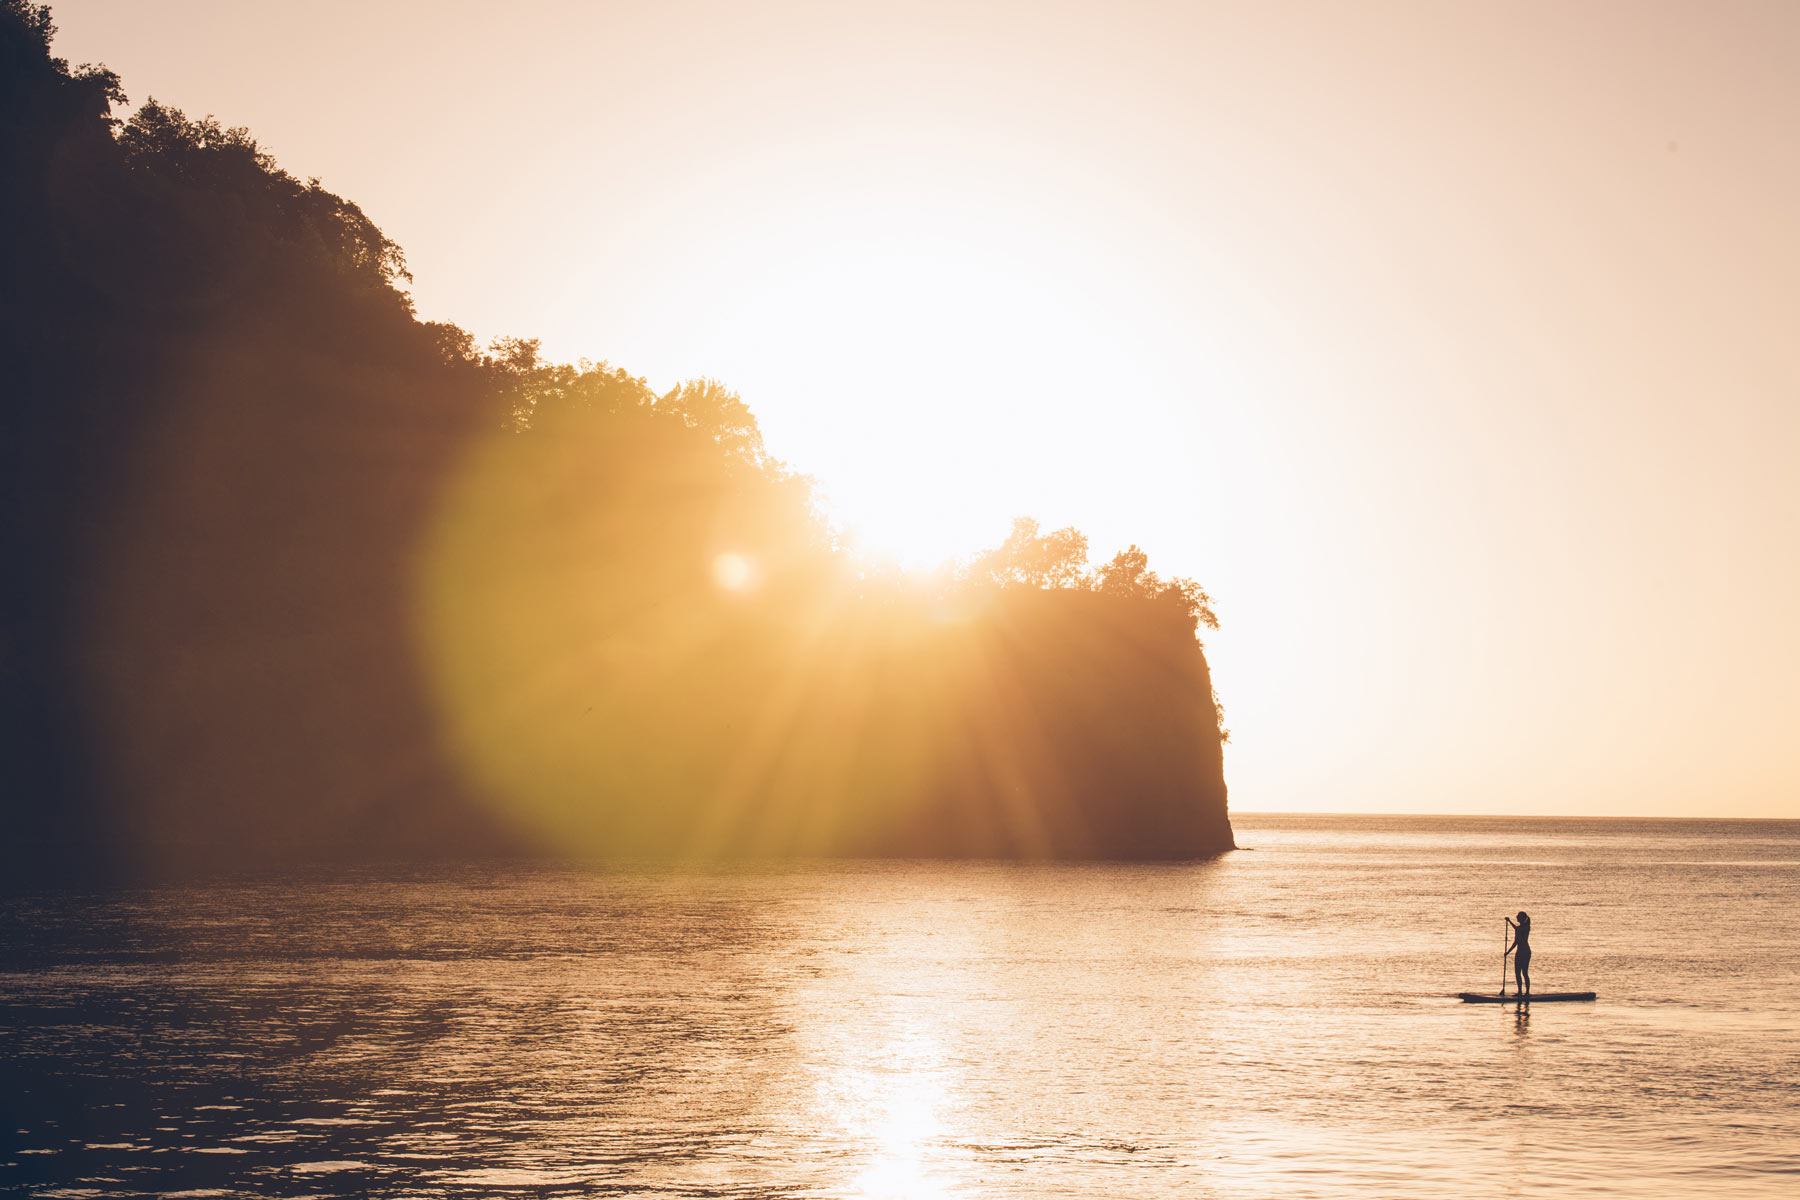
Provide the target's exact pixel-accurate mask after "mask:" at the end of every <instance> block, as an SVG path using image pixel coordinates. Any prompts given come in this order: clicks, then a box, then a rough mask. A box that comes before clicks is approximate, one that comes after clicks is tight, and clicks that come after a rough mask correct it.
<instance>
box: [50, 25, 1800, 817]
mask: <svg viewBox="0 0 1800 1200" xmlns="http://www.w3.org/2000/svg"><path fill="white" fill-rule="evenodd" d="M54 9H55V16H56V20H57V23H58V25H59V26H60V28H61V31H62V32H61V35H60V37H59V39H58V42H57V48H58V53H60V54H62V55H64V56H66V57H68V58H70V59H71V60H72V61H75V62H83V61H102V62H105V63H106V64H108V65H109V66H111V67H113V68H114V69H115V70H117V71H119V72H121V74H122V75H123V76H124V82H125V88H126V91H127V93H128V94H129V95H130V96H131V99H132V100H133V102H134V103H135V102H141V101H142V100H144V99H145V98H147V97H149V96H151V95H154V96H156V97H157V98H158V99H160V100H162V101H164V102H166V103H170V104H174V105H176V106H178V107H180V108H183V109H185V110H187V111H188V112H189V113H190V115H196V116H197V115H201V114H205V113H209V112H210V113H213V114H215V115H217V116H218V117H219V118H220V119H222V120H224V121H225V122H226V123H228V124H244V125H248V126H249V127H250V128H251V129H252V130H253V131H254V133H255V134H256V135H257V137H258V138H259V139H260V140H261V141H262V143H263V145H264V146H265V147H266V148H268V149H270V150H272V151H273V152H274V153H275V155H276V156H277V158H278V160H279V161H280V162H281V164H282V165H283V166H284V167H286V168H287V169H288V170H290V171H291V172H293V173H294V174H296V175H299V176H302V177H305V176H313V175H317V176H319V177H320V178H321V180H322V181H323V183H324V184H325V185H326V186H327V187H329V188H331V189H332V190H334V191H337V192H339V193H340V194H342V195H345V196H347V197H349V198H351V199H353V200H355V201H357V202H358V203H360V204H361V205H362V206H363V208H364V210H365V211H366V212H367V213H368V214H369V215H370V216H371V217H372V218H373V219H374V220H375V221H376V222H377V223H378V224H379V225H380V226H381V227H382V228H383V229H384V230H385V231H386V232H387V233H388V234H389V235H390V236H391V237H393V238H395V239H396V240H397V241H399V242H400V243H401V245H403V246H404V247H405V249H406V251H407V254H408V256H409V259H410V261H411V264H412V268H413V272H414V274H415V276H416V285H415V288H414V295H415V298H416V300H417V303H418V306H419V311H420V313H421V314H422V315H423V316H425V317H428V318H433V319H447V320H454V321H456V322H458V323H459V324H462V325H464V326H465V327H467V328H469V329H471V330H472V331H474V332H475V333H476V334H477V335H478V336H480V337H482V338H484V339H485V338H488V337H492V336H494V335H497V334H520V335H525V336H540V337H542V338H543V340H544V346H545V349H546V351H547V352H549V353H550V354H551V355H553V356H555V357H558V358H564V359H574V358H578V357H582V356H586V357H589V358H593V359H605V360H608V361H611V362H612V363H614V364H616V365H619V366H623V367H626V368H628V369H629V370H631V371H633V372H634V373H638V374H643V375H646V376H647V377H648V378H649V379H650V381H651V382H652V383H653V384H656V385H658V386H666V385H668V384H672V383H674V382H675V381H677V380H679V379H682V378H686V377H691V376H698V375H712V376H716V377H718V378H721V379H723V380H725V381H726V382H727V383H729V384H731V385H732V386H734V387H735V388H737V389H738V390H739V391H740V392H741V393H742V394H743V396H744V398H745V399H746V400H747V401H748V402H749V403H750V405H751V406H752V408H753V409H754V410H755V411H756V413H757V414H758V416H759V417H760V419H761V420H762V422H763V426H764V429H765V432H766V434H767V436H768V440H769V443H770V445H771V447H772V448H773V449H774V451H775V452H776V453H777V454H780V455H781V456H783V457H785V458H787V459H788V460H790V461H791V462H792V463H793V464H794V465H795V466H796V467H797V468H799V469H801V470H803V471H807V472H809V473H811V474H813V475H815V476H817V477H818V478H819V480H820V481H821V483H822V484H823V485H824V486H825V488H826V489H827V490H828V492H829V493H830V494H831V496H832V498H833V501H834V505H835V511H836V512H837V513H838V515H839V516H840V517H841V518H842V519H843V520H845V521H847V522H851V523H853V524H855V525H857V526H858V527H859V528H860V529H861V531H862V539H863V541H864V543H865V544H866V545H868V546H870V547H873V548H880V549H886V550H889V551H892V552H894V553H897V554H900V555H903V556H905V557H907V558H908V559H910V560H914V561H917V560H921V559H929V558H933V557H936V556H938V555H942V554H947V553H954V552H963V551H967V550H969V549H972V548H974V547H976V546H979V545H982V544H987V543H992V542H994V541H997V540H998V539H999V537H1000V536H1002V534H1003V533H1004V530H1005V525H1006V521H1007V519H1008V518H1009V517H1010V516H1012V515H1014V514H1031V515H1035V516H1037V517H1039V518H1040V519H1041V520H1042V521H1043V522H1044V523H1045V524H1046V525H1047V526H1054V525H1062V524H1076V525H1079V526H1080V527H1081V528H1083V529H1085V530H1086V531H1088V532H1089V533H1090V535H1092V537H1093V540H1094V544H1095V549H1096V552H1097V554H1110V553H1111V552H1112V550H1114V549H1116V548H1118V547H1120V546H1122V545H1123V544H1125V543H1126V542H1128V541H1136V542H1138V543H1140V544H1142V545H1143V546H1144V547H1145V548H1146V549H1147V550H1149V551H1150V553H1151V557H1152V562H1153V564H1155V565H1158V566H1160V567H1161V568H1163V569H1164V570H1165V571H1174V572H1178V573H1183V574H1190V575H1193V576H1196V577H1197V578H1199V579H1200V580H1201V581H1202V582H1203V583H1204V584H1206V585H1207V587H1208V588H1209V589H1210V590H1211V591H1212V592H1213V594H1214V596H1215V597H1216V598H1217V601H1218V608H1219V612H1220V616H1221V618H1222V619H1223V621H1224V627H1223V629H1221V630H1220V631H1219V632H1218V633H1216V634H1213V635H1211V636H1210V637H1209V639H1208V649H1209V653H1210V655H1211V657H1212V659H1213V663H1214V668H1215V672H1216V676H1217V681H1218V685H1219V689H1220V692H1221V693H1222V695H1223V698H1224V700H1225V703H1226V706H1227V712H1228V718H1227V719H1228V723H1229V724H1230V726H1231V729H1232V744H1231V746H1230V747H1228V749H1227V758H1226V771H1227V777H1228V780H1229V782H1230V784H1231V787H1232V804H1233V806H1234V807H1236V808H1242V809H1314V808H1319V809H1345V810H1356V811H1382V810H1391V811H1429V812H1521V813H1523V812H1533V813H1536V812H1566V813H1636V814H1647V815H1741V816H1788V817H1800V731H1797V730H1796V728H1795V727H1796V725H1797V724H1800V682H1797V681H1800V632H1797V631H1796V623H1795V619H1794V616H1793V614H1792V612H1791V610H1792V609H1793V608H1794V605H1795V602H1796V598H1797V597H1800V549H1797V548H1800V482H1796V471H1795V465H1796V461H1797V460H1800V217H1797V214H1800V4H1796V3H1792V2H1790V0H1773V2H1770V3H1732V2H1729V0H1709V2H1708V3H1704V4H1701V3H1681V4H1674V3H1667V4H1656V3H1649V2H1646V0H1629V2H1620V3H1597V2H1590V0H1578V2H1570V0H1559V2H1555V3H1521V2H1517V0H1508V2H1505V3H1500V2H1494V3H1481V4H1477V3H1465V4H1454V3H1443V2H1425V0H1421V2H1419V3H1412V4H1391V3H1375V2H1371V0H1360V2H1358V3H1318V4H1283V3H1277V2H1273V0H1245V2H1242V3H1221V4H1132V3H1120V2H1117V0H1114V2H1111V3H1104V4H1101V3H1096V4H1069V3H1054V2H1048V0H1013V2H1009V3H991V4H981V3H969V2H966V0H964V2H958V3H944V4H939V3H932V2H929V0H927V2H918V0H914V2H909V3H904V4H900V3H889V4H880V5H875V4H868V5H864V4H855V3H844V2H838V3H811V4H809V3H789V2H784V0H768V2H761V3H748V2H744V3H721V2H714V0H693V2H673V3H654V4H636V5H609V4H604V3H592V2H577V0H562V2H553V0H539V2H524V3H521V2H514V3H509V4H505V5H500V4H494V3H485V4H472V3H452V2H444V0H435V2H431V3H426V2H423V0H418V2H415V3H382V2H379V0H355V2H353V3H352V2H342V0H329V2H321V0H313V2H311V3H308V4H304V5H262V4H254V5H250V4H243V3H225V2H200V0H191V2H180V0H159V2H156V3H145V2H144V0H119V2H111V0H62V2H60V3H56V4H55V5H54Z"/></svg>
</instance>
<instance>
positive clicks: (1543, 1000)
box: [1456, 992, 1594, 1004]
mask: <svg viewBox="0 0 1800 1200" xmlns="http://www.w3.org/2000/svg"><path fill="white" fill-rule="evenodd" d="M1456 998H1457V999H1458V1000H1461V1001H1462V1002H1463V1003H1464V1004H1517V1003H1519V1002H1520V1001H1525V1002H1527V1003H1530V1004H1555V1003H1556V1002H1557V1001H1559V1000H1592V999H1593V998H1594V993H1592V992H1533V993H1531V995H1529V996H1521V995H1519V994H1518V993H1516V992H1515V993H1513V994H1512V995H1510V996H1496V995H1494V994H1493V993H1492V992H1458V993H1456Z"/></svg>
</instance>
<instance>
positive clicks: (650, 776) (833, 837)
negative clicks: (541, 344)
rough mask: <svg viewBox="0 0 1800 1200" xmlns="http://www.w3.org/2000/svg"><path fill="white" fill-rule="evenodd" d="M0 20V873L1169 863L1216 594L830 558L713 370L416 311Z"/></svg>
mask: <svg viewBox="0 0 1800 1200" xmlns="http://www.w3.org/2000/svg"><path fill="white" fill-rule="evenodd" d="M52 32H53V31H52V27H51V24H50V18H49V14H48V12H47V10H45V9H43V8H40V7H38V6H33V5H28V4H21V3H17V2H16V0H5V2H4V3H3V4H0V222H3V224H4V229H5V239H6V254H5V256H4V261H3V263H0V271H3V272H4V275H3V276H0V278H3V279H4V285H3V286H4V295H3V297H0V304H3V306H4V308H3V311H0V322H3V324H4V332H3V333H0V339H3V341H0V353H3V354H4V362H3V363H0V372H3V373H4V385H5V403H4V410H3V412H0V422H3V426H0V471H3V473H4V481H5V483H4V486H5V488H6V494H5V503H4V514H3V516H0V521H3V524H0V539H3V540H0V554H3V555H4V561H5V563H6V564H7V568H6V571H5V572H4V578H5V583H4V584H3V585H0V587H3V589H4V590H3V591H0V606H3V611H0V617H3V619H4V642H3V643H0V745H3V746H4V748H5V756H6V780H5V784H6V786H5V792H4V794H5V801H4V809H3V811H0V817H3V819H4V821H5V825H6V834H7V836H5V837H4V838H0V843H4V845H5V846H6V847H7V850H6V855H5V857H6V860H7V861H6V862H5V863H4V864H0V865H3V866H4V867H5V868H6V869H7V870H8V872H9V873H10V874H11V875H13V876H14V877H18V876H20V875H21V874H37V875H42V874H46V873H48V874H57V873H70V872H73V873H74V875H75V877H77V878H89V877H92V876H93V873H94V872H96V871H98V870H100V869H103V868H116V869H119V870H123V871H145V870H148V871H155V870H167V869H179V868H182V867H186V866H195V865H233V864H235V865H246V864H257V863H271V862H282V861H288V860H291V859H295V858H319V857H327V858H329V857H337V856H343V855H347V854H383V855H387V854H456V853H468V852H472V851H480V852H494V851H499V852H515V851H516V852H545V851H548V852H554V853H562V854H571V855H581V856H587V855H609V854H610V855H616V854H668V853H696V854H700V853H708V854H721V855H729V854H733V853H820V854H835V853H871V854H888V853H917V854H969V855H1003V856H1106V857H1146V856H1149V857H1183V856H1189V855H1193V854H1200V853H1208V852H1213V851H1216V850H1218V849H1222V848H1224V847H1226V846H1228V845H1229V844H1230V831H1229V826H1228V824H1227V822H1226V817H1225V795H1224V783H1223V777H1222V772H1221V767H1220V746H1219V742H1220V740H1221V730H1220V726H1219V721H1218V714H1217V711H1216V709H1215V707H1214V702H1213V698H1212V686H1211V681H1210V676H1209V674H1208V672H1207V667H1206V663H1205V659H1204V656H1203V653H1202V651H1201V648H1200V645H1199V643H1198V641H1197V640H1196V637H1195V634H1196V632H1197V629H1198V627H1199V626H1200V625H1201V624H1205V625H1208V626H1213V625H1216V621H1215V619H1214V617H1213V614H1212V608H1211V601H1210V598H1208V597H1207V596H1206V595H1205V593H1204V592H1203V591H1202V590H1200V589H1199V588H1198V587H1197V586H1196V585H1194V584H1192V583H1191V582H1188V581H1184V580H1173V581H1165V580H1162V579H1160V578H1158V577H1157V576H1156V575H1155V574H1154V573H1153V572H1151V571H1150V570H1149V568H1148V564H1147V562H1146V561H1145V559H1144V556H1143V555H1142V553H1141V552H1139V551H1137V550H1136V548H1135V547H1134V548H1133V549H1131V550H1128V551H1126V552H1123V553H1122V554H1120V555H1119V556H1117V557H1116V558H1114V559H1113V560H1111V561H1110V562H1108V563H1106V564H1104V565H1102V566H1100V567H1098V568H1089V567H1088V566H1087V564H1086V558H1087V547H1086V542H1085V540H1084V539H1082V538H1081V536H1080V535H1079V534H1077V533H1075V532H1074V531H1073V530H1059V531H1055V532H1053V533H1042V532H1040V531H1039V530H1038V529H1037V527H1036V526H1035V525H1034V524H1032V523H1030V522H1021V523H1019V524H1018V525H1016V526H1015V529H1014V531H1013V535H1012V536H1011V537H1009V538H1008V539H1007V541H1006V542H1005V543H1003V544H1002V545H1001V546H999V547H996V548H995V549H994V550H992V551H990V552H989V553H987V554H985V555H982V556H978V557H977V558H976V559H974V560H972V561H970V562H968V563H965V564H962V566H961V567H960V568H959V569H958V570H956V571H953V572H947V573H942V574H940V575H938V576H936V577H933V578H931V579H928V580H922V579H919V578H913V577H906V576H899V575H884V574H882V573H880V572H878V571H876V570H875V569H873V568H871V567H869V566H867V565H866V564H862V563H859V562H858V561H857V560H856V559H855V558H854V557H853V556H851V555H848V554H846V553H845V552H843V551H842V549H841V548H839V547H838V546H836V545H835V544H834V541H833V537H832V533H831V530H830V529H829V527H828V525H827V524H826V523H825V522H824V521H822V520H821V519H820V516H819V514H818V512H817V511H816V508H815V505H814V502H813V497H812V494H811V491H810V488H809V487H808V485H807V482H806V481H805V480H804V479H803V478H801V477H799V476H796V475H795V474H793V473H792V472H791V471H789V470H788V469H787V468H786V467H785V466H784V465H783V464H781V463H779V462H777V461H775V460H773V459H772V458H771V457H770V456H769V455H768V454H767V452H766V451H765V449H764V447H763V444H762V439H761V435H760V433H759V432H758V430H757V426H756V422H755V419H754V417H753V416H752V415H751V413H750V411H749V410H748V409H747V408H746V407H745V405H744V404H743V403H742V401H741V400H739V399H738V397H737V396H735V395H734V394H733V393H731V392H730V391H729V390H728V389H726V388H724V387H723V386H721V385H719V384H717V383H715V382H712V381H704V380H702V381H695V382H692V383H688V384H684V385H682V386H680V387H677V388H675V389H673V390H671V391H668V392H666V393H661V394H659V393H657V392H655V391H653V390H652V389H651V388H650V387H649V386H648V385H647V384H646V383H645V382H644V381H643V380H642V379H639V378H635V377H633V376H631V375H629V374H628V373H627V372H624V371H621V370H618V369H615V368H611V367H609V366H606V365H604V364H601V365H593V364H581V365H578V366H568V365H558V364H551V363H546V362H543V361H540V359H539V356H538V353H537V347H536V345H535V343H532V342H529V341H524V340H518V339H506V340H502V341H500V342H497V343H495V344H494V345H493V346H490V347H487V348H480V347H477V346H476V345H475V344H474V342H473V340H472V339H471V338H470V336H469V335H468V334H466V333H465V332H463V331H462V330H460V329H457V328H456V327H454V326H449V325H443V324H434V323H430V322H422V321H420V320H418V319H417V318H416V315H415V314H414V312H413V310H412V306H411V304H410V301H409V300H408V298H407V295H406V293H405V291H404V286H405V285H406V283H407V282H408V281H409V276H408V275H407V273H406V263H405V259H404V256H403V255H402V253H401V251H400V249H399V247H397V246H396V245H394V243H393V242H392V241H390V240H389V239H388V238H387V237H386V236H385V235H384V234H383V233H382V232H381V230H380V229H378V228H377V227H376V226H375V224H374V223H373V222H372V221H370V220H369V218H368V217H367V216H365V215H364V214H363V213H362V212H361V210H360V209H358V208H357V207H356V206H355V205H354V204H352V203H350V202H348V201H346V200H343V199H341V198H340V197H337V196H335V195H333V194H331V193H330V192H328V191H326V190H324V189H323V188H322V187H320V186H319V184H318V183H317V181H302V180H298V179H295V178H294V177H292V176H290V175H288V174H287V173H286V172H284V171H282V170H281V169H280V168H279V167H277V166H276V164H275V163H274V161H273V159H272V158H271V157H270V156H269V155H268V154H267V153H266V152H265V151H263V150H262V149H261V148H260V147H259V146H258V145H257V144H256V142H255V140H254V139H253V138H252V137H251V136H250V135H249V133H248V132H246V131H244V130H241V129H232V128H226V127H222V126H221V125H220V124H218V123H217V122H215V121H213V120H212V119H211V118H207V119H205V120H198V121H197V120H193V119H190V118H188V117H187V116H185V115H184V114H182V113H180V112H177V111H175V110H173V109H170V108H168V107H166V106H163V105H159V104H157V103H155V102H154V101H150V102H148V103H146V104H145V105H143V106H142V107H140V108H138V109H137V111H136V112H135V113H133V114H132V115H131V116H130V117H129V118H128V119H125V118H121V117H119V116H116V115H115V111H116V110H122V109H123V108H124V105H125V96H124V94H123V92H122V90H121V85H120V82H119V80H118V79H117V78H116V77H115V76H114V75H112V74H111V73H110V72H107V71H106V70H104V69H103V68H80V69H74V70H72V69H70V67H69V66H68V64H66V63H65V62H63V61H61V60H58V59H56V58H55V57H54V56H53V54H52V51H51V36H52Z"/></svg>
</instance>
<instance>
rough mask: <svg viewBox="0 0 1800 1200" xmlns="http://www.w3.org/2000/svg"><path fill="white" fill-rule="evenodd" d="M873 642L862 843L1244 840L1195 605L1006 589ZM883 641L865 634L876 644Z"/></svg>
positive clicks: (946, 851)
mask: <svg viewBox="0 0 1800 1200" xmlns="http://www.w3.org/2000/svg"><path fill="white" fill-rule="evenodd" d="M958 607H959V606H956V605H952V606H951V608H952V611H951V612H949V613H948V614H944V613H941V612H940V613H938V614H931V615H927V616H926V617H925V618H924V622H925V623H924V627H923V628H919V627H918V626H914V627H913V628H911V629H907V630H903V631H898V632H896V633H894V634H893V635H892V638H893V640H892V641H889V642H887V643H886V644H879V645H877V646H875V647H871V648H868V649H865V651H864V654H865V656H866V660H867V661H866V663H865V665H864V667H863V669H864V670H865V671H866V672H867V676H868V678H869V679H871V680H876V681H880V682H879V683H878V684H877V685H876V686H877V687H878V688H879V692H880V694H877V695H875V696H872V697H871V698H870V700H869V702H868V709H869V715H870V716H871V717H872V718H873V719H872V720H871V721H870V722H868V723H867V729H868V732H867V734H866V735H865V737H864V739H863V741H862V753H864V754H865V755H867V757H868V758H869V760H870V761H868V762H866V763H864V764H861V768H860V770H858V771H857V772H855V774H856V775H857V776H858V784H857V785H856V786H855V788H854V789H853V790H854V791H858V792H861V793H862V794H863V795H864V796H865V797H867V798H868V802H869V804H870V812H869V813H868V818H869V819H868V821H867V822H866V823H865V824H862V825H861V827H860V828H854V829H849V830H846V831H844V834H843V836H842V837H841V839H840V842H841V846H842V849H843V850H844V851H846V852H850V853H876V854H916V855H936V856H955V857H963V856H973V857H999V858H1048V859H1184V858H1194V857H1200V856H1205V855H1210V854H1217V853H1219V852H1221V851H1224V850H1228V849H1230V848H1232V846H1233V842H1232V835H1231V826H1230V822H1229V819H1228V817H1227V812H1226V788H1225V779H1224V770H1223V756H1222V753H1221V746H1220V740H1219V728H1218V718H1217V712H1216V709H1215V708H1214V704H1213V693H1212V679H1211V673H1210V671H1209V669H1208V667H1207V663H1206V658H1205V655H1204V653H1203V652H1202V650H1201V648H1200V646H1199V645H1198V644H1197V643H1196V642H1195V641H1194V638H1193V633H1192V630H1191V627H1190V626H1189V625H1188V624H1187V622H1185V621H1184V620H1183V619H1182V617H1181V614H1179V613H1176V612H1172V611H1171V610H1170V609H1169V608H1168V607H1167V606H1165V605H1162V604H1158V603H1156V602H1153V601H1147V600H1139V599H1124V598H1117V597H1110V596H1104V595H1097V594H1095V593H1092V592H1085V591H1069V590H1045V591H1040V590H1037V589H1008V590H1006V591H1004V592H997V593H990V594H988V595H987V596H986V597H984V598H970V599H968V600H965V601H964V602H963V604H962V605H961V606H960V608H961V611H956V610H957V608H958ZM866 644H867V643H865V645H866Z"/></svg>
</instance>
